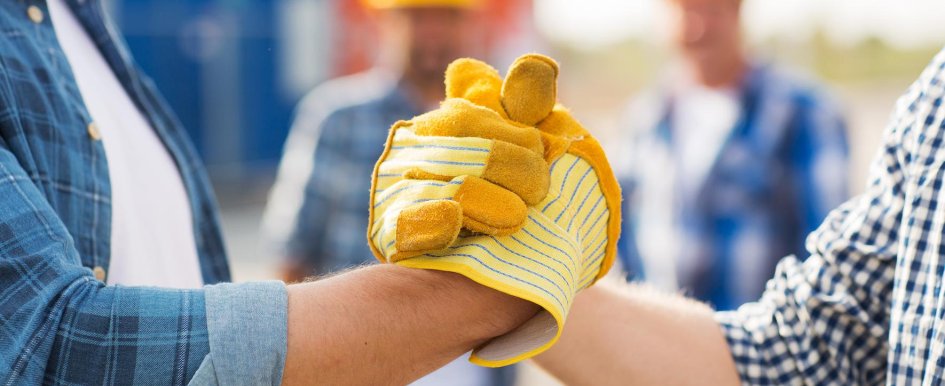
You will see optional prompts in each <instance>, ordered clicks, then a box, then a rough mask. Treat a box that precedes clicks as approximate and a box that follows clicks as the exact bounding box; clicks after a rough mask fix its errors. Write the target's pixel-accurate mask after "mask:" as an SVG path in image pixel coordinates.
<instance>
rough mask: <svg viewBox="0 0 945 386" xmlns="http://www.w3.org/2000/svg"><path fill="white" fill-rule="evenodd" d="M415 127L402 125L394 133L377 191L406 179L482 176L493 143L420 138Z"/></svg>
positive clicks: (380, 169) (381, 164)
mask: <svg viewBox="0 0 945 386" xmlns="http://www.w3.org/2000/svg"><path fill="white" fill-rule="evenodd" d="M411 127H412V126H411V125H410V124H409V123H408V124H405V125H401V126H399V127H398V128H397V129H396V131H395V132H394V133H393V138H392V139H391V142H390V145H389V148H388V150H387V152H386V153H385V155H384V157H383V158H382V159H381V161H380V162H379V163H378V165H377V188H376V189H386V188H388V187H389V186H390V185H393V184H395V183H397V182H399V181H400V180H402V179H403V178H414V179H437V180H441V181H449V180H451V179H453V178H454V177H457V176H461V175H474V176H479V175H482V172H483V171H484V170H485V168H486V164H487V163H488V161H489V157H490V154H491V152H492V147H493V141H492V140H490V139H485V138H477V137H464V138H460V137H440V136H420V135H416V133H414V131H413V130H412V129H411ZM424 173H425V174H424ZM408 175H410V176H412V177H408Z"/></svg>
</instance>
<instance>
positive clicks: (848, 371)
mask: <svg viewBox="0 0 945 386" xmlns="http://www.w3.org/2000/svg"><path fill="white" fill-rule="evenodd" d="M943 82H945V50H943V51H942V52H940V53H939V54H938V55H937V56H936V57H935V59H934V60H933V62H932V64H931V65H929V67H928V68H927V69H926V70H925V71H924V72H923V73H922V75H921V77H920V78H919V80H918V81H916V82H915V83H914V84H913V85H912V86H911V87H910V88H909V89H908V91H907V92H906V94H905V95H904V96H903V97H902V98H901V99H900V100H899V102H898V103H897V106H896V111H895V113H894V115H893V117H892V120H891V122H890V124H889V127H888V128H887V130H886V132H885V137H884V145H883V147H882V148H881V149H880V151H879V153H878V154H877V156H876V159H875V161H874V163H873V165H872V168H871V171H870V182H869V186H868V187H867V189H866V192H865V193H863V194H861V195H860V196H858V197H856V198H853V199H851V200H849V201H848V202H846V203H845V204H843V205H841V206H840V207H839V208H837V209H835V210H834V211H833V212H831V213H830V214H829V215H828V217H827V219H826V220H825V221H824V223H823V224H822V225H821V226H820V228H819V229H817V230H816V231H815V232H814V233H812V234H811V235H810V237H809V238H808V239H807V249H808V251H809V252H810V257H808V258H807V260H806V261H804V262H803V263H802V262H800V261H799V260H797V259H795V258H791V257H789V258H786V259H784V260H783V261H781V263H780V264H779V265H778V268H777V273H776V274H775V277H774V279H772V280H771V281H770V282H768V284H767V289H766V292H765V294H764V295H763V296H762V298H761V300H760V301H758V302H756V303H749V304H746V305H744V306H742V307H741V308H739V309H738V310H737V311H732V312H723V313H719V314H717V319H718V320H719V321H720V322H721V324H722V326H723V329H724V331H725V334H726V336H727V339H728V342H729V344H730V345H731V351H732V354H733V356H734V358H735V362H736V364H737V367H738V371H739V372H740V373H741V377H742V381H743V382H744V383H746V384H753V385H878V384H887V385H939V384H942V383H943V378H945V287H943V281H945V258H943V253H945V239H943V235H945V205H942V204H943V203H940V202H939V201H941V200H942V198H943V197H945V196H943V195H945V190H942V185H943V180H945V142H943V139H945V109H943V108H942V99H943V97H945V84H943Z"/></svg>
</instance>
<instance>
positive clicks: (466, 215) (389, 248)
mask: <svg viewBox="0 0 945 386" xmlns="http://www.w3.org/2000/svg"><path fill="white" fill-rule="evenodd" d="M371 210H372V211H373V213H379V214H381V215H379V216H378V217H377V218H376V221H375V223H374V224H373V225H372V232H371V234H370V235H369V239H370V241H371V243H372V244H373V245H374V246H375V247H376V248H377V251H378V252H380V253H381V254H382V255H383V256H386V259H385V260H387V261H390V262H394V261H398V260H402V259H404V258H408V257H412V256H416V255H417V254H421V253H425V252H429V251H435V250H440V249H443V248H446V247H448V246H449V245H450V244H452V243H453V241H454V240H455V239H456V237H457V235H458V232H459V230H460V228H462V227H465V228H467V229H469V230H471V231H473V232H477V233H483V234H489V235H507V234H511V233H514V232H515V231H517V230H519V229H520V228H521V227H522V225H523V224H524V222H525V219H526V218H527V215H528V208H527V207H526V206H525V203H524V202H523V201H522V199H521V198H519V197H518V196H517V195H516V194H514V193H512V192H510V191H508V190H506V189H504V188H502V187H500V186H498V185H495V184H493V183H491V182H488V181H486V180H483V179H481V178H478V177H473V176H462V177H457V178H455V179H453V180H452V181H449V182H442V181H435V180H409V179H408V180H402V181H400V182H398V183H397V184H394V185H392V186H391V187H390V188H388V189H385V190H383V191H379V192H377V193H375V195H374V204H373V206H372V208H371Z"/></svg>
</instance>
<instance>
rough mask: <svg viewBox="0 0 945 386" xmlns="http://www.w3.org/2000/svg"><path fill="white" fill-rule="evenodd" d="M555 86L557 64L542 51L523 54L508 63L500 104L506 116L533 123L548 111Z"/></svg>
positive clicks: (527, 123)
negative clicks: (509, 64) (539, 53)
mask: <svg viewBox="0 0 945 386" xmlns="http://www.w3.org/2000/svg"><path fill="white" fill-rule="evenodd" d="M557 89H558V64H557V63H555V61H554V60H552V59H551V58H549V57H547V56H544V55H537V54H531V55H524V56H521V57H519V58H518V59H516V60H515V62H514V63H512V66H511V67H509V72H508V74H507V75H506V77H505V82H504V83H503V84H502V96H501V98H502V107H503V108H504V109H505V111H506V113H507V114H508V117H509V119H512V120H514V121H516V122H519V123H522V124H525V125H528V126H534V125H535V124H537V123H538V122H541V121H542V120H543V119H545V117H547V116H548V114H549V113H551V110H552V108H554V106H555V100H556V99H557V97H558V95H557V93H558V92H557Z"/></svg>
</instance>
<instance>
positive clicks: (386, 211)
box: [367, 55, 620, 367]
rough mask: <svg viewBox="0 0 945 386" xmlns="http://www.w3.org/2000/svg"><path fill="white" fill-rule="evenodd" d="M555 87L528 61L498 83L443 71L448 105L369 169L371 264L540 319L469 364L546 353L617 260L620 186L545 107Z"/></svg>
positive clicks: (401, 133) (543, 65)
mask: <svg viewBox="0 0 945 386" xmlns="http://www.w3.org/2000/svg"><path fill="white" fill-rule="evenodd" d="M557 76H558V66H557V64H556V63H555V62H554V61H553V60H551V59H550V58H547V57H544V56H540V55H526V56H523V57H520V58H519V59H517V60H516V61H515V63H513V64H512V66H511V68H510V69H509V71H508V74H507V75H506V78H505V80H504V81H503V79H502V78H501V77H500V76H499V73H498V72H497V71H496V70H495V69H493V68H492V67H490V66H489V65H488V64H485V63H483V62H480V61H476V60H472V59H460V60H457V61H455V62H453V64H451V65H450V66H449V68H448V69H447V71H446V100H444V101H443V102H442V104H441V106H440V108H439V109H437V110H434V111H431V112H429V113H426V114H423V115H420V116H418V117H415V118H413V119H411V120H409V121H401V122H397V123H396V124H394V126H393V127H392V128H391V130H390V136H389V138H388V140H387V145H386V147H385V149H384V153H383V155H382V156H381V158H380V160H379V161H378V163H377V166H376V167H375V169H374V176H373V184H372V191H371V208H370V220H369V223H368V224H369V225H368V228H369V229H368V233H367V236H368V241H369V243H370V245H371V249H372V251H373V252H374V255H375V256H376V257H377V258H378V259H379V260H381V261H382V262H387V263H394V264H397V265H401V266H405V267H413V268H421V269H432V270H441V271H450V272H455V273H458V274H461V275H464V276H466V277H468V278H469V279H471V280H474V281H476V282H477V283H480V284H482V285H485V286H487V287H490V288H493V289H495V290H498V291H501V292H503V293H506V294H509V295H512V296H515V297H519V298H521V299H524V300H527V301H530V302H533V303H535V304H537V305H538V306H540V307H541V311H539V312H538V313H537V314H536V315H535V316H534V317H532V318H531V319H530V320H529V321H527V322H526V323H525V324H523V325H521V326H519V327H518V328H516V329H515V330H513V331H511V332H509V333H508V334H506V335H503V336H500V337H498V338H495V339H493V340H492V341H490V342H488V343H486V344H484V345H482V346H481V347H479V348H477V349H476V350H475V351H473V354H472V357H471V358H470V360H471V361H472V362H473V363H476V364H479V365H483V366H490V367H496V366H504V365H508V364H512V363H515V362H518V361H521V360H523V359H527V358H529V357H532V356H534V355H537V354H538V353H540V352H542V351H544V350H546V349H547V348H549V347H550V346H551V345H553V344H554V343H555V341H557V339H558V337H559V336H560V335H561V331H562V329H563V327H564V321H565V320H566V318H567V315H568V311H569V309H570V305H571V304H572V301H573V299H574V296H575V295H576V294H577V292H578V291H580V290H581V289H583V288H586V287H588V286H590V285H592V284H593V283H594V282H595V281H596V280H597V279H599V278H601V277H602V276H604V275H605V274H606V273H607V270H608V269H609V268H610V266H611V265H612V264H613V261H614V257H615V255H616V241H617V236H618V235H619V233H620V188H619V186H618V185H617V181H616V179H615V178H614V175H613V172H612V171H611V169H610V165H609V164H608V163H607V160H606V158H605V156H604V152H603V150H602V149H601V147H600V144H599V143H598V142H597V141H596V140H595V139H594V138H593V137H591V136H590V134H589V133H588V132H587V130H585V129H584V128H583V127H582V126H581V124H580V123H578V122H577V120H575V119H574V118H573V117H572V116H571V114H570V113H569V112H568V111H567V110H566V109H565V108H564V107H562V106H560V105H558V104H556V98H557V95H556V94H557Z"/></svg>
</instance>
